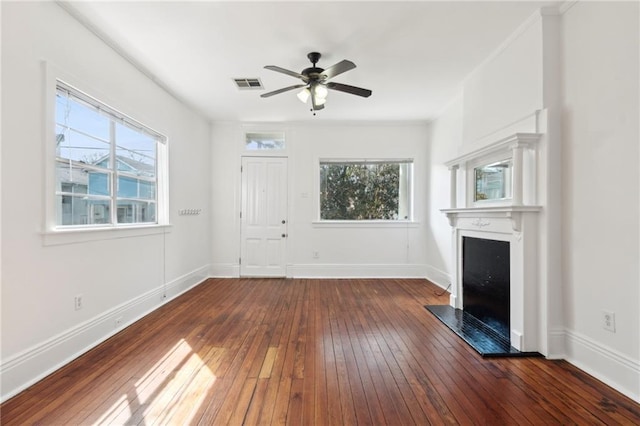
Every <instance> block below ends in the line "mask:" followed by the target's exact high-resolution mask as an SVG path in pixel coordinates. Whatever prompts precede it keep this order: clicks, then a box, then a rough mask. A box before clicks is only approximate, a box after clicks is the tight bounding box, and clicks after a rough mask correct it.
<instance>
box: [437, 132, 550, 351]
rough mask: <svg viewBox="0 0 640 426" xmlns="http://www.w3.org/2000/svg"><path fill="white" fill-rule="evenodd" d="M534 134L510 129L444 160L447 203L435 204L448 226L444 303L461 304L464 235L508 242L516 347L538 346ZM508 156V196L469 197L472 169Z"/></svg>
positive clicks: (537, 211)
mask: <svg viewBox="0 0 640 426" xmlns="http://www.w3.org/2000/svg"><path fill="white" fill-rule="evenodd" d="M541 137H542V135H541V134H539V133H515V134H513V135H511V136H509V137H506V138H503V139H500V140H497V141H495V142H494V143H491V144H489V145H486V146H484V147H482V148H480V149H477V150H475V151H472V152H469V153H466V154H464V155H462V156H459V157H458V158H455V159H453V160H451V161H448V162H447V163H446V165H447V167H449V170H450V171H451V194H450V195H451V205H450V208H445V209H441V211H442V212H443V213H444V214H446V215H447V218H448V219H449V224H450V225H451V231H452V249H453V250H452V256H453V262H452V265H453V268H452V271H451V272H452V274H451V279H452V284H453V285H452V287H451V295H450V304H451V306H453V307H454V308H457V309H464V294H463V277H462V273H463V259H462V257H463V247H464V239H465V238H466V237H471V238H484V239H491V240H499V241H506V242H509V252H510V256H509V257H510V280H509V281H510V302H509V304H510V306H509V312H510V314H509V317H510V326H509V327H510V336H509V338H510V341H511V346H513V347H514V348H516V349H518V350H520V351H527V352H529V351H532V352H535V351H539V349H540V347H539V339H538V337H539V330H540V328H539V325H538V324H539V316H540V310H539V306H540V295H539V292H540V288H539V261H538V244H539V241H538V229H539V224H538V222H539V216H540V212H541V211H542V210H543V208H544V206H540V205H537V203H536V201H537V199H538V197H537V187H538V176H537V173H538V165H537V159H538V142H539V140H540V139H541ZM505 159H508V160H511V163H512V167H513V170H512V178H511V179H512V181H511V182H510V183H511V185H512V194H511V195H512V196H511V197H510V198H508V199H500V200H480V201H475V200H474V198H475V197H474V195H475V190H476V189H475V185H476V182H475V178H474V169H475V168H476V167H481V166H483V165H487V164H490V163H492V162H494V161H497V160H505Z"/></svg>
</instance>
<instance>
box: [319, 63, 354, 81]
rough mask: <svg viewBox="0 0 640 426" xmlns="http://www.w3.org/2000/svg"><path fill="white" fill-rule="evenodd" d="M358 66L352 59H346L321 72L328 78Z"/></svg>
mask: <svg viewBox="0 0 640 426" xmlns="http://www.w3.org/2000/svg"><path fill="white" fill-rule="evenodd" d="M355 67H356V64H354V63H353V62H351V61H347V60H346V59H344V60H342V61H340V62H338V63H337V64H335V65H331V66H330V67H329V68H327V69H326V70H324V71H322V72H321V73H320V75H321V76H323V77H324V78H325V79H326V80H328V79H330V78H333V77H335V76H336V75H339V74H342V73H343V72H347V71H349V70H352V69H354V68H355Z"/></svg>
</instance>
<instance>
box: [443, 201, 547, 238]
mask: <svg viewBox="0 0 640 426" xmlns="http://www.w3.org/2000/svg"><path fill="white" fill-rule="evenodd" d="M540 210H542V206H482V207H463V208H454V209H441V210H440V211H441V212H442V213H444V214H446V215H447V218H448V219H449V225H451V226H452V227H455V226H456V219H458V218H477V219H478V220H477V221H476V222H474V225H475V226H477V227H478V228H482V227H484V226H485V222H483V221H482V219H483V218H505V219H510V220H511V227H512V228H513V231H514V232H520V230H521V224H522V214H523V213H538V212H539V211H540Z"/></svg>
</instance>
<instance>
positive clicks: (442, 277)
mask: <svg viewBox="0 0 640 426" xmlns="http://www.w3.org/2000/svg"><path fill="white" fill-rule="evenodd" d="M426 270H427V279H428V280H429V281H431V282H432V283H434V284H435V285H437V286H438V287H441V288H442V289H445V288H447V287H449V285H450V284H451V275H449V273H448V272H445V271H442V270H440V269H438V268H435V267H433V266H431V265H426Z"/></svg>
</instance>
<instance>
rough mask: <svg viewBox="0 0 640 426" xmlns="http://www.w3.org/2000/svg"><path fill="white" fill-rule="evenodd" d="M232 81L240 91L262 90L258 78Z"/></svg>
mask: <svg viewBox="0 0 640 426" xmlns="http://www.w3.org/2000/svg"><path fill="white" fill-rule="evenodd" d="M233 81H234V82H235V83H236V86H237V87H238V89H240V90H262V89H264V87H263V86H262V82H261V81H260V79H259V78H234V79H233Z"/></svg>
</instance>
